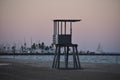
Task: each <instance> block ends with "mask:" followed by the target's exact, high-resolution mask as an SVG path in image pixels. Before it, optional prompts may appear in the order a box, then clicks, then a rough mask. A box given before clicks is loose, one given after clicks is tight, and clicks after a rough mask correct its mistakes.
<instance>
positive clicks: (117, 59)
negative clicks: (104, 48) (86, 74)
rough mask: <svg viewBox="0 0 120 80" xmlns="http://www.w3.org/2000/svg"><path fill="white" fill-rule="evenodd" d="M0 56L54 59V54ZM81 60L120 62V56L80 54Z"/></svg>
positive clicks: (62, 59) (61, 59)
mask: <svg viewBox="0 0 120 80" xmlns="http://www.w3.org/2000/svg"><path fill="white" fill-rule="evenodd" d="M0 58H15V59H31V60H41V61H53V58H54V56H53V55H16V56H12V55H9V56H8V55H4V56H0ZM79 58H80V62H94V63H116V64H120V56H115V55H114V56H111V55H107V56H104V55H79ZM64 60H65V58H64V56H61V57H60V61H64ZM72 60H73V57H72V56H69V61H72Z"/></svg>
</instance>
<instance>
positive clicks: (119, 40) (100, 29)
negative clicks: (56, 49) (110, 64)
mask: <svg viewBox="0 0 120 80" xmlns="http://www.w3.org/2000/svg"><path fill="white" fill-rule="evenodd" d="M53 19H82V21H81V22H78V23H74V24H73V43H77V44H78V45H79V50H90V51H96V49H97V46H98V43H101V45H102V47H103V50H104V51H105V52H120V0H0V44H2V43H6V44H7V43H9V44H13V43H19V44H22V43H23V41H24V38H25V39H26V41H27V42H28V44H30V38H31V37H32V39H33V42H38V41H39V40H40V42H42V41H44V42H45V43H46V44H48V45H50V44H51V43H52V35H53V22H52V20H53Z"/></svg>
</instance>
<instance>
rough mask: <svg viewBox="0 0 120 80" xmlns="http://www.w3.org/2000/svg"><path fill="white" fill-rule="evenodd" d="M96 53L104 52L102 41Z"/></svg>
mask: <svg viewBox="0 0 120 80" xmlns="http://www.w3.org/2000/svg"><path fill="white" fill-rule="evenodd" d="M95 53H96V54H103V53H104V52H103V47H102V46H101V43H99V44H98V47H97V50H96V52H95Z"/></svg>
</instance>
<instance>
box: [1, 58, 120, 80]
mask: <svg viewBox="0 0 120 80" xmlns="http://www.w3.org/2000/svg"><path fill="white" fill-rule="evenodd" d="M50 66H51V62H43V61H37V60H32V61H31V60H18V59H0V80H120V64H100V63H99V64H98V63H81V66H82V67H83V70H57V69H52V68H51V67H50Z"/></svg>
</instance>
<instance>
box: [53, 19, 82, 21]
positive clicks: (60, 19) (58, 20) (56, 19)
mask: <svg viewBox="0 0 120 80" xmlns="http://www.w3.org/2000/svg"><path fill="white" fill-rule="evenodd" d="M53 21H55V22H56V21H60V22H78V21H81V19H55V20H53Z"/></svg>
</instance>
